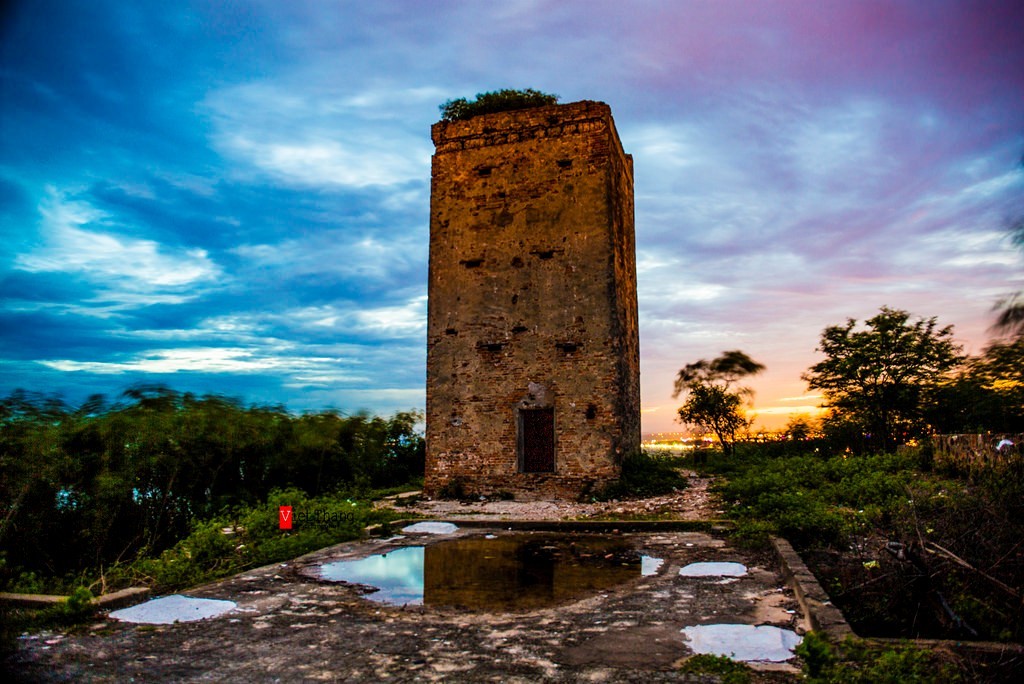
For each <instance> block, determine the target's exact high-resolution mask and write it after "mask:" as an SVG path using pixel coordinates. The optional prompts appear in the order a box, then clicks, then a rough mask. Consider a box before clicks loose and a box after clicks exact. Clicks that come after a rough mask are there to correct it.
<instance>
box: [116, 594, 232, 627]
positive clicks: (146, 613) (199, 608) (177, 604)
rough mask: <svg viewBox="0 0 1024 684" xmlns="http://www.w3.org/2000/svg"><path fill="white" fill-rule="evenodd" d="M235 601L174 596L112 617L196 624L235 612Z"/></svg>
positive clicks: (146, 621)
mask: <svg viewBox="0 0 1024 684" xmlns="http://www.w3.org/2000/svg"><path fill="white" fill-rule="evenodd" d="M235 607H236V604H235V602H234V601H219V600H216V599H203V598H192V597H191V596H182V595H180V594H172V595H171V596H162V597H160V598H155V599H152V600H151V601H146V602H145V603H140V604H138V605H135V606H131V607H130V608H122V609H121V610H114V611H111V612H110V617H112V618H114V619H115V620H121V621H122V622H134V623H137V624H144V625H172V624H174V623H175V622H195V621H196V620H205V619H207V618H213V617H217V616H218V615H223V614H224V613H227V612H228V611H230V610H234V609H235Z"/></svg>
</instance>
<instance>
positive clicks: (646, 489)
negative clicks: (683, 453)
mask: <svg viewBox="0 0 1024 684" xmlns="http://www.w3.org/2000/svg"><path fill="white" fill-rule="evenodd" d="M677 466H678V459H673V458H662V457H658V456H651V455H650V454H647V453H644V452H638V453H635V454H630V455H629V456H627V457H626V458H624V459H623V460H622V476H621V477H620V478H619V480H617V481H616V482H613V483H611V484H609V485H608V486H606V487H604V488H603V489H602V490H600V491H599V492H597V493H596V494H595V495H594V498H595V499H598V500H608V499H622V498H626V497H646V496H658V495H659V494H671V493H672V492H674V491H679V490H681V489H685V488H686V486H687V481H686V478H685V477H684V476H683V475H682V474H681V473H680V472H679V469H678V467H677Z"/></svg>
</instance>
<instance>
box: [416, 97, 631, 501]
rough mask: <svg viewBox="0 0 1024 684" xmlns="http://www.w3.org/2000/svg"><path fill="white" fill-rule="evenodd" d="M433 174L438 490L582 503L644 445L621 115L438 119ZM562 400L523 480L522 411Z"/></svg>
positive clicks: (526, 113) (430, 462) (433, 437)
mask: <svg viewBox="0 0 1024 684" xmlns="http://www.w3.org/2000/svg"><path fill="white" fill-rule="evenodd" d="M432 134H433V140H434V144H435V148H436V151H435V154H434V158H433V170H432V171H433V172H432V183H431V217H430V277H429V279H430V293H429V294H430V296H429V305H428V307H429V314H428V331H427V471H426V488H427V491H428V492H431V493H437V491H438V490H439V489H441V488H443V487H444V486H445V485H446V484H447V483H449V482H451V481H452V479H453V478H460V479H461V480H462V481H464V482H465V483H466V488H467V489H469V490H470V491H473V492H479V493H493V492H498V491H510V492H515V493H517V495H526V496H536V497H543V496H573V495H575V494H576V493H578V492H579V491H580V490H581V489H582V488H585V487H588V486H591V485H593V484H600V483H602V482H606V481H608V480H612V479H615V478H616V477H618V475H619V472H620V470H619V462H620V459H621V457H622V456H623V455H625V454H626V453H629V452H630V451H633V450H637V449H639V445H640V385H639V376H640V372H639V338H638V333H637V306H636V263H635V262H636V259H635V248H634V232H633V173H632V159H631V157H629V156H628V155H626V154H625V153H624V152H623V150H622V146H621V143H620V142H619V139H618V135H617V133H616V131H615V125H614V122H613V121H612V117H611V111H610V108H609V107H608V106H607V105H605V104H603V103H598V102H577V103H573V104H568V105H554V106H550V107H539V108H535V109H529V110H522V111H514V112H503V113H498V114H488V115H484V116H478V117H475V118H473V119H470V120H467V121H455V122H440V123H438V124H435V125H434V127H433V129H432ZM537 407H553V408H554V414H555V470H554V472H553V473H521V472H520V465H519V459H518V453H517V414H516V412H517V410H519V409H528V408H537Z"/></svg>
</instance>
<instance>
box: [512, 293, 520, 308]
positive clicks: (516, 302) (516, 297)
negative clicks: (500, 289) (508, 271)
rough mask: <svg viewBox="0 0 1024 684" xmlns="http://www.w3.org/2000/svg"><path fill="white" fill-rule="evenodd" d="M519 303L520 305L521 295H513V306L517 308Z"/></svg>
mask: <svg viewBox="0 0 1024 684" xmlns="http://www.w3.org/2000/svg"><path fill="white" fill-rule="evenodd" d="M518 303H519V295H517V294H514V295H512V305H513V306H515V305H516V304H518Z"/></svg>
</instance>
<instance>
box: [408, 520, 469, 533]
mask: <svg viewBox="0 0 1024 684" xmlns="http://www.w3.org/2000/svg"><path fill="white" fill-rule="evenodd" d="M458 529H459V527H458V525H453V524H452V523H446V522H418V523H415V524H412V525H409V526H407V527H403V528H402V532H404V533H406V534H451V533H452V532H455V531H456V530H458Z"/></svg>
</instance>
